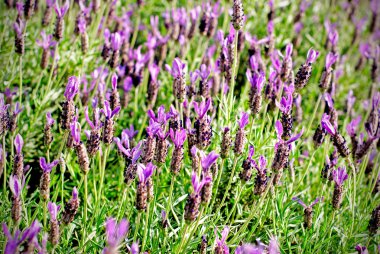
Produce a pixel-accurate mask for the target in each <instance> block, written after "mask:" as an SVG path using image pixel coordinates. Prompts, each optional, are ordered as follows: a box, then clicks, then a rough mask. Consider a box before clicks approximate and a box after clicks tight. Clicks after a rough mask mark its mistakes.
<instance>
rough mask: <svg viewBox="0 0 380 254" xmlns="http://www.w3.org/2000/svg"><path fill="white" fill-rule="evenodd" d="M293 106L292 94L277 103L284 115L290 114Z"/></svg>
mask: <svg viewBox="0 0 380 254" xmlns="http://www.w3.org/2000/svg"><path fill="white" fill-rule="evenodd" d="M292 105H293V96H292V94H291V93H288V96H287V98H285V97H282V98H281V101H280V103H278V102H277V101H276V106H277V107H278V108H279V109H280V111H281V112H282V113H283V114H289V113H290V111H291V110H292Z"/></svg>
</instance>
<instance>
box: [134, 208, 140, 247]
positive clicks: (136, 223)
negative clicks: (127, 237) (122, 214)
mask: <svg viewBox="0 0 380 254" xmlns="http://www.w3.org/2000/svg"><path fill="white" fill-rule="evenodd" d="M140 218H141V212H138V213H137V217H136V220H135V227H136V228H135V233H134V234H133V242H136V239H137V232H138V231H139V225H140Z"/></svg>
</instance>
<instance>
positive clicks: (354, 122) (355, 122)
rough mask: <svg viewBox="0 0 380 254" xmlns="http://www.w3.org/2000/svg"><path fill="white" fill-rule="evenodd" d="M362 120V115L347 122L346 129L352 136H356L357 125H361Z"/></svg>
mask: <svg viewBox="0 0 380 254" xmlns="http://www.w3.org/2000/svg"><path fill="white" fill-rule="evenodd" d="M361 120H362V116H358V117H356V118H355V119H353V120H352V121H351V122H350V123H349V124H347V126H346V131H347V134H348V135H349V136H350V137H354V136H355V134H356V131H357V127H358V126H359V124H360V121H361Z"/></svg>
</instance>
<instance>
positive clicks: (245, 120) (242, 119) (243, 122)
mask: <svg viewBox="0 0 380 254" xmlns="http://www.w3.org/2000/svg"><path fill="white" fill-rule="evenodd" d="M248 123H249V115H248V113H246V112H241V115H240V120H239V128H240V129H244V128H245V126H247V124H248Z"/></svg>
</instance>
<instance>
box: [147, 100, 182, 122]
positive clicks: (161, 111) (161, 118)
mask: <svg viewBox="0 0 380 254" xmlns="http://www.w3.org/2000/svg"><path fill="white" fill-rule="evenodd" d="M171 111H172V112H169V113H165V106H164V105H161V106H160V107H158V109H157V116H156V114H155V113H154V112H153V110H151V109H149V110H148V112H147V113H148V116H149V118H150V119H151V120H153V121H154V122H156V123H159V124H160V125H165V124H166V122H167V121H168V120H169V118H170V117H171V115H172V113H173V112H174V111H175V110H174V108H173V109H172V108H171Z"/></svg>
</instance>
